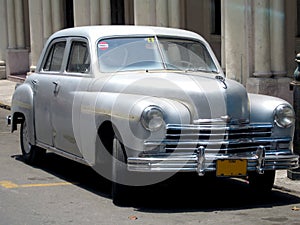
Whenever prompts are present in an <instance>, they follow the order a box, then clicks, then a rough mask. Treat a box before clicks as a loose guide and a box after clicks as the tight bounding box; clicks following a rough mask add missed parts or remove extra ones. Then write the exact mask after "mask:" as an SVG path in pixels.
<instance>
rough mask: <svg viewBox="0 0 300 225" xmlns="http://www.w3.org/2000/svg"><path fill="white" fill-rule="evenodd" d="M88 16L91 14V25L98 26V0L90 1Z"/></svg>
mask: <svg viewBox="0 0 300 225" xmlns="http://www.w3.org/2000/svg"><path fill="white" fill-rule="evenodd" d="M90 12H91V13H90V14H91V18H90V20H91V25H98V24H100V15H101V13H99V12H100V1H99V0H90Z"/></svg>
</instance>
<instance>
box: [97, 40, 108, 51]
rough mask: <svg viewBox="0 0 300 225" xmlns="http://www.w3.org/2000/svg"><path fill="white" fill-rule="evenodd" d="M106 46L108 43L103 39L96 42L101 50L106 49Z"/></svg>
mask: <svg viewBox="0 0 300 225" xmlns="http://www.w3.org/2000/svg"><path fill="white" fill-rule="evenodd" d="M108 47H109V45H108V43H107V42H105V41H101V42H100V43H99V44H98V48H99V49H100V50H103V51H105V50H107V49H108Z"/></svg>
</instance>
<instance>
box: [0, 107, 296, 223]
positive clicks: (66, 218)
mask: <svg viewBox="0 0 300 225" xmlns="http://www.w3.org/2000/svg"><path fill="white" fill-rule="evenodd" d="M8 114H9V111H7V110H4V109H0V146H1V147H0V148H1V151H0V224H1V225H2V224H10V225H13V224H31V225H34V224H143V225H146V224H251V225H253V224H294V225H296V224H300V211H299V207H300V195H297V193H289V192H284V191H281V190H274V191H273V192H272V194H271V195H270V196H269V197H266V198H261V197H257V196H256V194H255V193H252V192H251V191H250V190H249V187H248V185H247V184H246V183H245V182H244V181H242V180H235V179H215V178H200V177H197V176H185V177H184V178H183V177H180V176H178V177H176V179H171V180H169V181H167V182H164V183H162V184H160V185H156V186H151V187H148V188H145V189H143V190H141V191H139V192H136V193H134V194H133V196H132V198H133V204H132V206H130V207H118V206H115V205H114V204H113V203H112V200H111V195H110V182H108V181H105V180H103V179H102V178H101V177H99V175H97V174H96V173H95V172H94V171H93V170H92V169H90V168H89V167H87V166H83V165H81V164H78V163H75V162H72V161H70V160H67V159H64V158H61V157H59V156H56V155H53V154H51V153H48V154H47V156H46V158H45V160H44V161H43V162H42V164H41V165H40V166H39V167H32V166H29V165H26V164H25V163H24V162H23V160H22V156H21V155H20V147H19V133H18V132H15V133H13V134H11V133H10V128H9V127H7V126H6V124H5V117H6V116H7V115H8Z"/></svg>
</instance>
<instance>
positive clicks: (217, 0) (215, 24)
mask: <svg viewBox="0 0 300 225" xmlns="http://www.w3.org/2000/svg"><path fill="white" fill-rule="evenodd" d="M211 17H212V24H211V25H212V29H211V33H212V34H215V35H221V0H213V1H212V6H211Z"/></svg>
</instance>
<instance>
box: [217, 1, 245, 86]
mask: <svg viewBox="0 0 300 225" xmlns="http://www.w3.org/2000/svg"><path fill="white" fill-rule="evenodd" d="M222 7H223V9H222V13H223V15H222V18H223V21H224V24H223V28H225V29H224V31H223V37H222V38H223V39H222V41H223V43H222V45H223V48H222V50H223V53H222V54H223V55H224V56H225V57H224V61H223V66H225V68H226V76H227V77H228V78H230V79H233V80H236V81H238V82H240V83H242V84H246V81H247V77H248V75H249V74H248V73H249V67H248V65H249V53H248V50H249V35H248V31H249V26H250V27H251V24H248V11H247V10H248V9H247V8H248V7H247V1H242V0H223V1H222Z"/></svg>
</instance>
